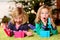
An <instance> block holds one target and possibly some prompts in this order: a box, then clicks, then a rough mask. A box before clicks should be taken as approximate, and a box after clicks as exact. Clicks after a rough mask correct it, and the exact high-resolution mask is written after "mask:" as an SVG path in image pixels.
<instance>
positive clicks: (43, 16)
mask: <svg viewBox="0 0 60 40" xmlns="http://www.w3.org/2000/svg"><path fill="white" fill-rule="evenodd" d="M48 16H49V12H48V9H47V8H43V9H42V10H41V19H43V20H44V19H48Z"/></svg>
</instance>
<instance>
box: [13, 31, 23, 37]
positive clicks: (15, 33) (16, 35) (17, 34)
mask: <svg viewBox="0 0 60 40" xmlns="http://www.w3.org/2000/svg"><path fill="white" fill-rule="evenodd" d="M14 37H15V38H24V32H23V31H15V32H14Z"/></svg>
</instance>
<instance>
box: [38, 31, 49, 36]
mask: <svg viewBox="0 0 60 40" xmlns="http://www.w3.org/2000/svg"><path fill="white" fill-rule="evenodd" d="M39 36H40V37H50V31H40V35H39Z"/></svg>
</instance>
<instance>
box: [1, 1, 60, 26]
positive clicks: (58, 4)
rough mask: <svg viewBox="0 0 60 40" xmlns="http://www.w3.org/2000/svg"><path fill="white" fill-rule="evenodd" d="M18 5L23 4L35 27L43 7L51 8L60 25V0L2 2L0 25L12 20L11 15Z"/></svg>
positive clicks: (55, 20)
mask: <svg viewBox="0 0 60 40" xmlns="http://www.w3.org/2000/svg"><path fill="white" fill-rule="evenodd" d="M17 3H21V4H23V9H24V10H25V11H26V13H27V14H28V15H29V23H31V24H33V25H34V19H35V17H36V13H37V10H38V8H39V7H40V6H42V5H48V6H50V7H51V8H52V9H53V10H52V15H53V18H54V22H55V24H56V25H60V0H0V23H2V22H4V23H5V22H8V21H9V20H10V13H11V11H12V10H13V9H14V8H16V7H15V6H16V4H17Z"/></svg>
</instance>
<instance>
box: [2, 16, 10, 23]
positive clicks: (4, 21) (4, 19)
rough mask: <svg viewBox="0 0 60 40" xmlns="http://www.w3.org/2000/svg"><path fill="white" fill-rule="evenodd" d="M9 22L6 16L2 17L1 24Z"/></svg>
mask: <svg viewBox="0 0 60 40" xmlns="http://www.w3.org/2000/svg"><path fill="white" fill-rule="evenodd" d="M9 21H10V18H9V17H7V16H4V17H3V18H2V23H8V22H9Z"/></svg>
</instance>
